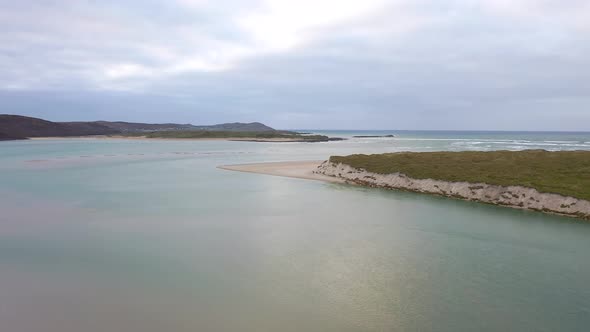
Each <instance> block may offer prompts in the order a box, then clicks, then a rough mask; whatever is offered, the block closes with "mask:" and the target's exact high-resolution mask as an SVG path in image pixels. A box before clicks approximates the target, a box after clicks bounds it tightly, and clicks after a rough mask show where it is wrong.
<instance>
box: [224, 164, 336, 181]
mask: <svg viewBox="0 0 590 332" xmlns="http://www.w3.org/2000/svg"><path fill="white" fill-rule="evenodd" d="M323 162H324V161H323V160H312V161H287V162H271V163H257V164H240V165H224V166H218V168H221V169H225V170H230V171H237V172H247V173H258V174H266V175H274V176H284V177H289V178H298V179H307V180H317V181H325V182H332V183H346V181H345V180H343V179H339V178H335V177H332V176H327V175H322V174H316V173H314V172H313V171H314V170H316V169H317V167H318V166H319V165H320V164H321V163H323Z"/></svg>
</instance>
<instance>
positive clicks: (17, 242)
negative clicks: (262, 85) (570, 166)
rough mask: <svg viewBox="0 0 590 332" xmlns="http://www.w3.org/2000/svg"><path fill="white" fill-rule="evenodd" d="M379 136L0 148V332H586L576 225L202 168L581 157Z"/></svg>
mask: <svg viewBox="0 0 590 332" xmlns="http://www.w3.org/2000/svg"><path fill="white" fill-rule="evenodd" d="M394 133H395V134H398V135H399V137H396V138H394V139H352V140H348V141H344V142H329V143H317V144H309V143H248V142H220V141H209V142H205V141H186V142H185V141H169V142H168V141H130V140H120V141H115V140H49V141H26V142H0V184H1V185H0V211H1V214H0V324H1V327H2V329H1V330H2V331H4V330H6V331H11V332H21V331H22V332H36V331H44V332H47V331H50V332H51V331H60V332H70V331H72V332H74V331H90V332H94V331H97V332H98V331H127V332H134V331H277V330H280V331H302V330H307V331H384V330H387V331H392V330H395V331H473V330H479V331H506V330H516V331H518V330H520V331H556V330H559V331H587V330H588V327H589V326H590V287H588V285H587V284H588V280H590V261H589V260H588V259H587V253H588V252H589V251H590V241H589V239H590V224H589V223H587V222H582V221H578V220H576V219H570V218H565V217H557V216H549V215H543V214H540V213H535V212H526V211H519V210H512V209H506V208H499V207H493V206H487V205H481V204H476V203H470V202H463V201H456V200H452V199H445V198H438V197H430V196H425V195H419V194H413V193H404V192H394V191H385V190H374V189H365V188H359V187H353V186H345V185H337V184H326V183H322V182H315V181H307V180H300V179H289V178H280V177H273V176H264V175H258V174H248V173H238V172H229V171H224V170H220V169H217V168H216V166H218V165H222V164H232V163H246V162H263V161H284V160H308V159H324V158H327V157H328V156H329V155H332V154H349V153H378V152H392V151H404V150H412V151H428V150H462V149H480V150H486V149H520V148H522V146H526V148H528V147H531V148H548V147H549V146H550V145H548V144H556V145H553V147H554V148H553V149H590V143H588V142H590V135H588V134H579V133H578V134H547V133H537V134H534V133H420V132H397V133H396V132H394ZM338 134H340V135H342V136H352V135H355V134H357V133H352V132H339V133H338ZM358 134H359V135H362V133H358ZM384 134H385V133H384ZM332 135H334V133H332ZM574 141H575V142H576V143H574ZM477 142H485V143H477ZM494 142H500V143H494ZM584 142H586V143H584ZM524 143H527V144H528V145H524ZM575 144H577V145H587V146H575Z"/></svg>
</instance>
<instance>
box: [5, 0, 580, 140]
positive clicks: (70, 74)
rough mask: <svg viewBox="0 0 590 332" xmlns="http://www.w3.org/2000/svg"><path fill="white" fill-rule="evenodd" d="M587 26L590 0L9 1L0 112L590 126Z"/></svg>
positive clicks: (311, 123) (350, 123) (409, 125)
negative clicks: (40, 108) (60, 95)
mask: <svg viewBox="0 0 590 332" xmlns="http://www.w3.org/2000/svg"><path fill="white" fill-rule="evenodd" d="M588 22H590V5H588V4H587V2H586V1H578V0H576V1H568V2H567V3H563V2H557V1H549V0H545V1H542V0H541V1H533V0H522V1H518V2H514V1H504V0H482V1H477V2H473V1H468V0H454V1H445V2H440V1H434V0H415V1H409V0H405V1H404V0H399V1H397V0H393V1H387V0H366V1H351V0H341V1H335V0H334V1H333V0H325V1H308V0H302V1H288V0H259V1H250V2H245V1H237V0H220V1H216V2H210V1H205V0H177V1H153V0H151V1H125V2H120V1H101V2H80V1H65V0H62V1H20V2H9V3H7V4H6V5H3V11H2V12H0V31H1V33H0V73H1V75H0V90H2V91H3V92H2V98H1V99H0V107H3V109H6V108H7V107H9V108H12V109H14V110H15V111H19V112H28V113H29V114H40V113H42V114H43V115H45V116H46V117H50V118H60V119H61V118H64V117H68V116H72V115H73V114H74V115H75V117H76V118H78V119H82V118H84V119H86V118H88V119H91V118H107V117H106V116H107V115H108V118H112V119H115V118H121V119H123V118H124V119H128V120H137V121H139V120H142V121H150V119H153V120H156V119H161V120H163V121H180V120H182V121H183V122H195V123H196V122H207V123H211V122H222V121H234V120H251V121H254V120H257V121H266V122H270V124H272V125H275V126H280V127H289V128H295V127H307V128H310V127H332V128H336V127H347V128H352V127H359V126H361V127H363V128H377V127H379V128H386V127H387V128H402V129H403V128H406V129H421V128H430V129H437V128H440V129H445V128H446V129H568V130H575V129H577V130H582V129H586V130H587V129H590V128H586V127H585V124H584V123H590V111H589V107H590V101H589V100H588V97H587V91H586V87H587V86H589V85H590V69H589V68H590V66H589V64H590V63H589V62H590V60H588V59H590V40H589V39H590V34H589V33H588V32H589V30H588V27H589V25H588ZM52 94H62V97H61V98H54V97H51V96H52ZM34 96H37V97H34ZM25 97H26V98H33V100H38V101H39V102H38V103H37V104H35V103H34V102H31V101H29V100H27V101H25V100H22V98H25ZM122 102H124V103H125V105H122V104H121V103H122ZM35 105H37V106H35ZM162 105H166V106H165V107H162ZM36 107H44V110H43V111H42V112H41V111H39V110H37V109H36ZM48 107H49V109H48ZM66 109H67V111H66ZM137 109H142V110H143V112H138V111H136V110H137ZM35 112H36V113H35ZM117 112H118V113H117ZM49 113H50V114H49ZM72 117H74V116H72ZM509 118H511V119H514V120H515V121H510V120H507V119H509ZM582 120H584V121H585V122H584V121H582Z"/></svg>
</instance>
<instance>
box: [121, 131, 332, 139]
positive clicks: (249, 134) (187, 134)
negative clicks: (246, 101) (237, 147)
mask: <svg viewBox="0 0 590 332" xmlns="http://www.w3.org/2000/svg"><path fill="white" fill-rule="evenodd" d="M127 136H144V137H146V138H186V139H191V138H192V139H198V138H229V139H231V138H235V139H252V140H271V139H284V140H293V141H302V142H326V141H329V140H332V139H331V138H329V137H328V136H324V135H302V134H298V133H295V132H280V131H264V132H256V131H217V130H215V131H209V130H182V131H180V130H177V131H154V132H147V133H145V132H144V133H129V134H127Z"/></svg>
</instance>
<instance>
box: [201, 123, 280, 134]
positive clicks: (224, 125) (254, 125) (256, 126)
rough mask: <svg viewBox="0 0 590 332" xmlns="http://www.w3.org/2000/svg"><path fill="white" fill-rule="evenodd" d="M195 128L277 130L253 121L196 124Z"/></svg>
mask: <svg viewBox="0 0 590 332" xmlns="http://www.w3.org/2000/svg"><path fill="white" fill-rule="evenodd" d="M193 130H212V131H241V132H244V131H257V132H265V131H275V130H274V129H273V128H271V127H269V126H267V125H264V124H262V123H260V122H251V123H242V122H234V123H222V124H217V125H212V126H194V127H193Z"/></svg>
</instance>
